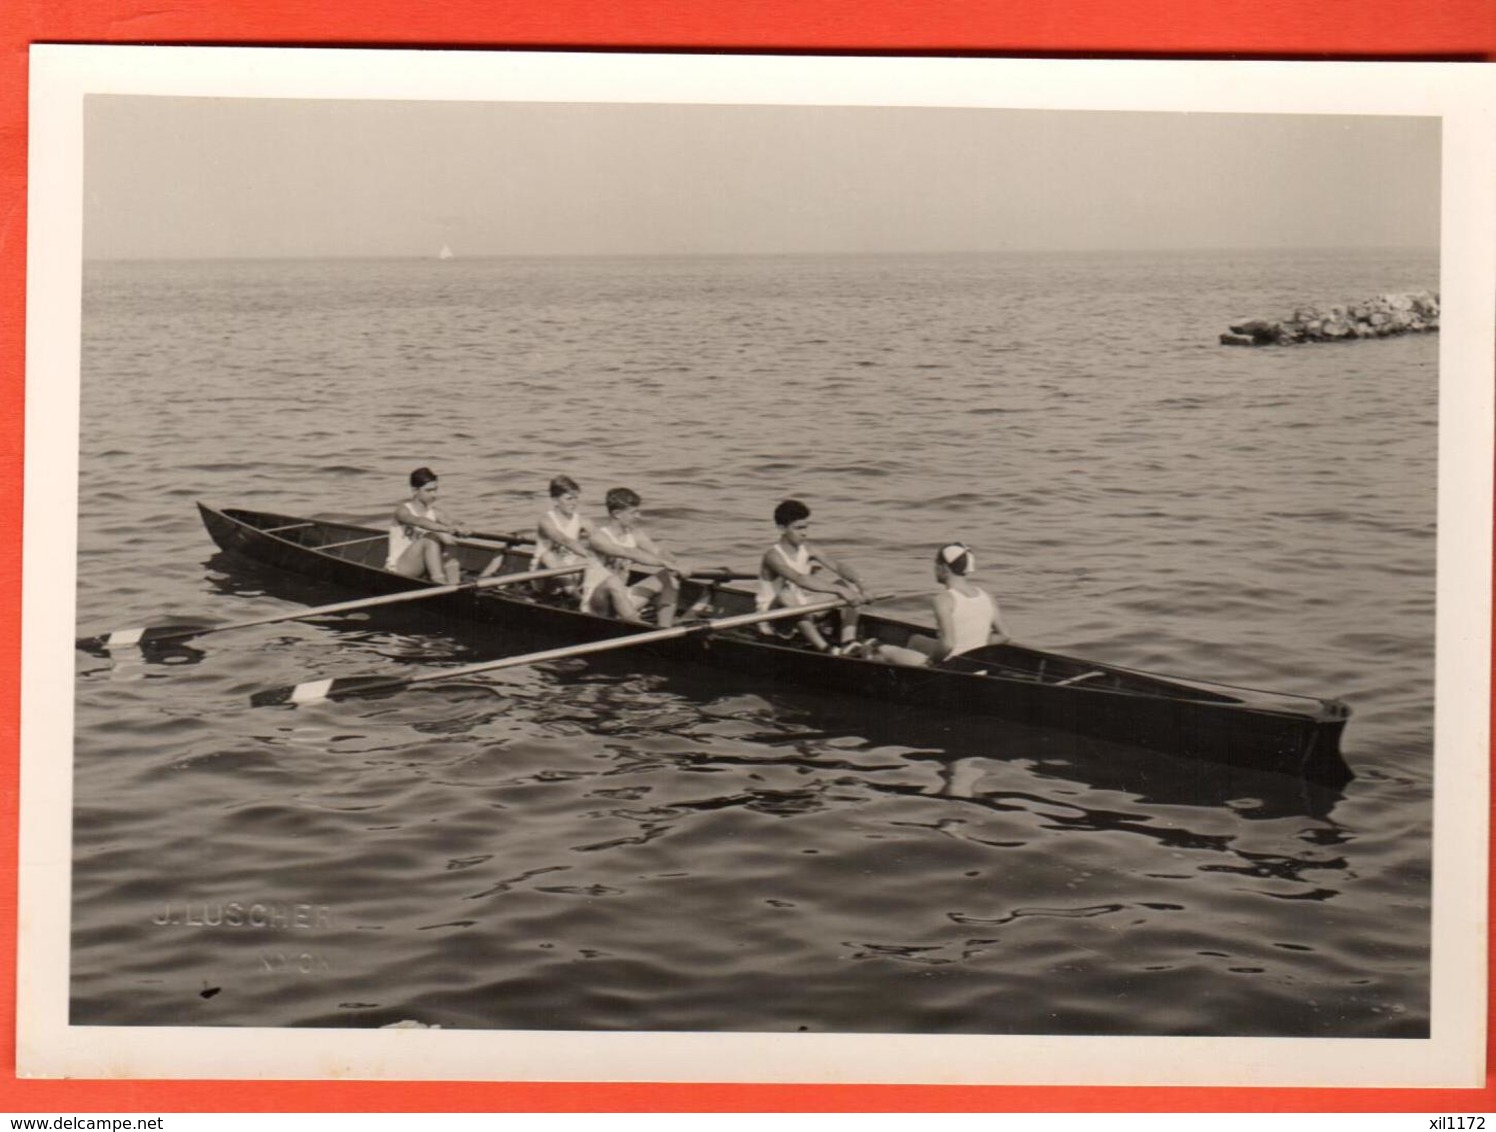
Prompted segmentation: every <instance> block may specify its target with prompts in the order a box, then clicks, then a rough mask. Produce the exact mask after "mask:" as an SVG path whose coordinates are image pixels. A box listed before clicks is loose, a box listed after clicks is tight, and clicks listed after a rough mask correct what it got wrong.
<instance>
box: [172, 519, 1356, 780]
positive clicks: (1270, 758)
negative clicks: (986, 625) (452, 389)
mask: <svg viewBox="0 0 1496 1132" xmlns="http://www.w3.org/2000/svg"><path fill="white" fill-rule="evenodd" d="M198 509H199V510H200V512H201V513H202V518H203V522H204V524H205V525H206V526H207V529H208V533H209V535H211V536H212V538H213V541H214V542H216V543H217V544H218V545H219V546H220V547H221V548H222V549H224V550H225V551H232V552H237V553H239V554H243V555H245V556H247V557H249V558H252V559H254V560H256V561H258V562H262V563H265V564H268V565H270V566H274V567H277V568H279V569H282V570H286V571H290V572H292V573H295V574H300V575H304V576H308V577H311V578H315V579H318V580H320V581H324V582H329V583H333V584H335V585H338V586H342V587H345V588H347V589H349V590H354V591H358V592H360V593H365V594H369V593H374V594H378V593H399V592H403V591H414V590H420V589H425V588H428V587H429V586H430V583H429V582H425V581H422V580H419V579H412V578H405V577H401V576H400V575H398V574H393V573H390V572H389V571H387V570H385V569H384V568H383V567H384V559H385V536H384V533H383V532H381V531H378V530H374V529H371V528H369V527H363V526H357V525H353V524H348V523H337V522H326V521H321V520H313V519H298V518H295V517H292V516H286V515H278V514H271V513H267V512H263V511H249V510H244V509H240V508H225V509H222V510H219V509H215V508H212V507H208V506H206V505H205V504H202V503H199V504H198ZM496 552H497V553H501V554H503V555H504V561H503V565H502V566H501V568H500V573H501V574H503V573H518V572H521V571H525V570H528V569H530V566H531V563H530V553H529V551H528V550H527V549H525V548H522V547H511V548H508V549H504V550H499V551H495V550H494V549H488V548H484V547H475V546H460V547H458V548H457V553H458V556H459V559H460V560H461V562H462V566H463V569H464V571H465V572H469V571H471V572H476V571H478V570H481V569H482V568H483V567H484V566H486V565H487V564H488V563H489V561H490V560H491V558H492V556H493V554H494V553H496ZM754 596H755V595H754V594H753V593H752V592H751V591H749V590H745V589H741V588H735V587H732V586H725V585H711V584H708V583H697V582H687V583H686V585H685V588H684V592H683V597H682V600H683V602H685V603H695V602H697V601H698V600H699V599H703V598H705V599H706V600H707V601H709V602H710V605H711V611H710V616H712V617H719V616H733V615H737V614H743V613H748V612H750V611H752V609H753V608H754ZM421 608H423V609H425V610H428V611H430V612H431V613H432V614H434V615H439V616H442V617H446V618H450V619H453V620H455V621H458V622H461V623H464V624H479V625H495V626H507V627H510V628H512V629H514V630H516V631H520V632H527V633H537V634H541V635H549V636H555V637H559V638H563V639H565V640H568V641H596V640H604V639H608V638H613V637H621V636H625V635H628V634H631V633H637V632H638V631H639V629H638V626H635V625H629V624H627V623H625V622H621V621H616V620H613V619H611V618H607V617H596V616H593V615H591V614H587V613H582V612H580V611H578V610H576V609H574V608H569V607H566V606H564V605H561V604H559V603H557V602H556V601H553V600H550V599H548V598H547V597H545V596H544V595H543V594H538V593H536V592H533V591H531V590H526V589H524V588H523V587H520V586H516V587H511V588H507V589H487V590H485V589H474V588H463V589H457V590H456V591H455V592H451V593H442V594H439V595H436V596H433V597H432V598H430V599H429V600H426V601H423V602H422V605H421ZM859 626H860V627H859V633H860V634H861V635H863V636H865V637H873V638H876V639H877V640H878V641H880V642H882V643H884V644H890V645H904V644H906V643H907V641H908V639H909V637H910V636H911V635H912V634H914V633H916V632H922V633H930V632H931V630H930V629H929V628H928V627H926V626H922V625H918V624H915V623H912V622H908V621H904V620H901V619H898V618H895V617H887V616H882V615H876V614H872V613H869V612H864V614H863V616H862V618H861V619H860V621H859ZM641 649H642V650H643V651H648V652H650V653H652V654H654V655H656V656H662V657H666V658H669V659H672V660H676V661H684V662H690V663H705V664H709V665H712V666H713V667H717V668H723V669H728V670H733V671H738V672H744V673H747V674H749V675H751V676H752V677H753V679H754V680H755V682H756V684H759V685H767V686H770V687H774V686H779V687H786V688H818V689H824V690H829V691H833V692H841V693H850V694H854V695H860V696H867V697H872V698H873V699H874V700H876V701H877V702H878V703H879V704H880V705H886V704H892V703H897V704H907V705H915V706H916V707H917V708H920V709H933V710H936V711H944V712H957V713H961V714H971V715H987V716H994V717H997V718H1000V719H1004V720H1008V721H1011V722H1014V723H1022V724H1027V725H1030V726H1037V727H1044V728H1053V729H1059V730H1063V731H1067V732H1071V733H1074V734H1078V735H1085V736H1090V737H1093V738H1097V739H1103V740H1107V741H1110V742H1117V743H1123V744H1127V745H1129V746H1135V747H1141V748H1144V749H1147V750H1154V751H1162V752H1165V753H1167V754H1170V755H1174V756H1180V757H1185V758H1191V759H1199V760H1204V761H1206V762H1215V763H1224V764H1228V765H1232V766H1239V767H1245V768H1249V769H1253V770H1259V771H1268V772H1274V773H1280V774H1287V775H1293V776H1296V777H1299V778H1302V779H1305V780H1307V781H1310V782H1314V783H1318V784H1322V785H1325V786H1330V787H1335V788H1338V787H1341V786H1344V785H1345V784H1346V783H1347V782H1349V781H1350V779H1351V777H1352V775H1351V771H1350V768H1349V767H1348V766H1347V765H1346V763H1345V760H1344V758H1343V757H1342V756H1341V753H1340V736H1341V733H1342V732H1343V731H1344V729H1345V724H1346V720H1347V719H1348V718H1349V716H1350V709H1349V708H1348V707H1346V705H1344V704H1343V703H1340V702H1338V701H1334V700H1321V699H1314V698H1311V697H1306V696H1297V695H1290V694H1287V693H1276V692H1261V691H1254V690H1247V689H1239V688H1228V687H1226V686H1224V685H1213V684H1209V683H1207V682H1204V681H1195V680H1186V679H1182V678H1177V677H1165V676H1159V675H1156V674H1153V673H1145V672H1138V671H1134V670H1131V669H1127V668H1122V667H1119V666H1116V665H1108V664H1101V663H1096V662H1092V661H1088V660H1082V659H1080V658H1077V657H1071V656H1065V655H1062V654H1060V653H1054V652H1046V651H1043V650H1040V649H1035V648H1029V647H1026V646H1023V645H1017V644H1012V643H1009V644H1002V645H988V646H987V647H985V648H982V649H978V650H976V651H975V652H971V653H967V654H964V655H962V656H959V657H954V658H952V659H950V660H948V661H946V662H945V663H943V664H941V665H939V666H935V667H929V668H905V667H899V666H896V665H889V664H882V663H879V662H877V661H875V660H868V659H862V658H857V657H841V656H831V655H828V654H825V653H820V652H815V651H813V650H811V649H808V648H806V647H804V646H803V645H802V644H800V643H799V642H798V640H797V639H795V637H793V636H791V637H788V638H787V637H784V636H781V635H779V634H774V633H766V632H765V631H764V630H763V629H762V628H759V627H751V628H745V629H741V630H737V631H731V632H721V633H709V634H708V633H703V634H692V635H688V636H685V637H682V638H679V639H675V640H671V641H668V642H662V643H659V644H653V645H644V646H641Z"/></svg>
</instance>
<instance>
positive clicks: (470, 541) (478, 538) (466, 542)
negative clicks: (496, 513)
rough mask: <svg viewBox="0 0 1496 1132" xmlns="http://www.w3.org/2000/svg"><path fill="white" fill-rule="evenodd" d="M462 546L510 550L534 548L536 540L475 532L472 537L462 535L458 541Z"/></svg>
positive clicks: (527, 537) (519, 536) (528, 537)
mask: <svg viewBox="0 0 1496 1132" xmlns="http://www.w3.org/2000/svg"><path fill="white" fill-rule="evenodd" d="M457 542H458V544H459V545H461V546H475V547H477V548H478V549H480V550H509V549H510V548H511V547H516V546H534V545H535V540H534V539H533V538H531V537H530V536H528V535H522V534H510V535H490V534H484V533H483V532H482V531H474V532H473V533H472V534H470V535H462V536H460V537H459V538H458V539H457Z"/></svg>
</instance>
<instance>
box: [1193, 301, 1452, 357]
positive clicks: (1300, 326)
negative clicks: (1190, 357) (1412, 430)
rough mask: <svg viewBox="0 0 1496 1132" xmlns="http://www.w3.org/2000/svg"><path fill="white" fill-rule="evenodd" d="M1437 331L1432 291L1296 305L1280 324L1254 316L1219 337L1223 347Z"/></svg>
mask: <svg viewBox="0 0 1496 1132" xmlns="http://www.w3.org/2000/svg"><path fill="white" fill-rule="evenodd" d="M1438 329H1439V296H1438V295H1437V294H1436V293H1435V292H1433V291H1413V292H1411V293H1407V294H1399V295H1378V296H1377V297H1376V298H1374V299H1365V300H1363V301H1361V302H1359V303H1352V304H1350V305H1349V306H1333V307H1327V308H1324V309H1321V308H1319V307H1300V308H1299V309H1298V310H1296V311H1294V312H1293V317H1292V318H1289V319H1285V320H1283V321H1282V322H1269V321H1268V320H1266V319H1261V318H1254V319H1251V320H1250V321H1248V322H1241V323H1237V324H1236V325H1234V326H1232V327H1231V329H1230V333H1229V334H1222V335H1221V345H1223V346H1292V345H1295V344H1297V343H1299V342H1335V341H1340V340H1342V339H1349V338H1391V337H1393V336H1395V335H1398V334H1423V333H1427V332H1429V331H1433V330H1438Z"/></svg>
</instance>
